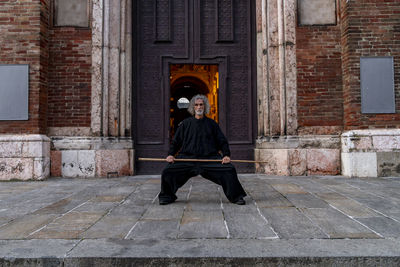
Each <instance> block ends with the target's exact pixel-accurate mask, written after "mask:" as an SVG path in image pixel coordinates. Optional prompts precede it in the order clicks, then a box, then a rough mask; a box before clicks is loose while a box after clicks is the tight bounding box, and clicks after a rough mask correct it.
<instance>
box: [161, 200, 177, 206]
mask: <svg viewBox="0 0 400 267" xmlns="http://www.w3.org/2000/svg"><path fill="white" fill-rule="evenodd" d="M173 202H174V201H173V200H166V199H160V200H159V201H158V203H159V204H160V205H168V204H171V203H173Z"/></svg>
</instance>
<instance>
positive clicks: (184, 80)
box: [169, 64, 219, 140]
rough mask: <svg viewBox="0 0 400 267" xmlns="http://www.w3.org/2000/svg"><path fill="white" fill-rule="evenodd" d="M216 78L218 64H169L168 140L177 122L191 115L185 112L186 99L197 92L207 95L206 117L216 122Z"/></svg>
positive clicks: (217, 75) (173, 132)
mask: <svg viewBox="0 0 400 267" xmlns="http://www.w3.org/2000/svg"><path fill="white" fill-rule="evenodd" d="M218 79H219V74H218V65H195V64H173V65H170V88H171V97H170V119H169V127H170V140H171V139H172V137H173V136H174V134H175V131H176V129H177V127H178V124H179V123H180V122H181V121H182V120H184V119H186V118H188V117H190V116H191V115H190V114H189V112H187V104H186V105H185V103H186V102H187V101H186V99H187V100H189V101H190V99H192V97H193V96H195V95H197V94H203V95H206V96H207V98H208V101H209V102H210V114H208V117H209V118H211V119H213V120H215V121H216V122H218V88H219V80H218ZM179 100H180V101H179ZM178 101H179V102H180V103H179V104H178Z"/></svg>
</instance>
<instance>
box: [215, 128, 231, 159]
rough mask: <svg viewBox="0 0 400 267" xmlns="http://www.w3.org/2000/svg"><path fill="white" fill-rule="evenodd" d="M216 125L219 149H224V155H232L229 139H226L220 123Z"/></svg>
mask: <svg viewBox="0 0 400 267" xmlns="http://www.w3.org/2000/svg"><path fill="white" fill-rule="evenodd" d="M215 126H216V141H217V145H218V149H219V150H221V151H222V155H223V156H224V157H225V156H228V157H230V156H231V151H230V149H229V144H228V140H227V139H226V137H225V135H224V134H223V132H222V131H221V129H220V128H219V126H218V124H215Z"/></svg>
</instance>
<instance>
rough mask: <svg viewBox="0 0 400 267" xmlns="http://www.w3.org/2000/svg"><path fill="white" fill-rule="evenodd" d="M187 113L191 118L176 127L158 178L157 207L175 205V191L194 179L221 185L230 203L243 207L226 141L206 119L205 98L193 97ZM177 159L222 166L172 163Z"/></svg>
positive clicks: (241, 188) (240, 188) (206, 102)
mask: <svg viewBox="0 0 400 267" xmlns="http://www.w3.org/2000/svg"><path fill="white" fill-rule="evenodd" d="M188 111H189V112H190V113H191V114H192V115H194V116H193V117H190V118H187V119H185V120H183V121H182V122H181V123H180V124H179V127H178V129H177V131H176V133H175V136H174V139H173V140H172V143H171V146H170V149H169V152H168V156H167V158H166V161H167V162H168V163H169V164H168V165H167V166H166V167H165V169H164V170H163V172H162V175H161V192H160V194H159V203H160V205H166V204H170V203H172V202H174V201H175V200H176V198H177V197H176V195H175V193H176V191H177V190H178V189H179V188H180V187H182V186H183V185H184V184H185V183H186V182H187V181H188V180H189V179H190V178H191V177H193V176H196V175H201V176H203V177H204V178H206V179H208V180H210V181H212V182H214V183H216V184H218V185H221V186H222V188H223V190H224V193H225V196H226V197H227V198H228V200H229V201H230V202H232V203H236V204H238V205H244V204H246V202H245V201H244V199H243V198H244V197H245V196H246V192H245V191H244V190H243V187H242V185H241V184H240V182H239V179H238V177H237V173H236V169H235V167H234V166H233V165H232V164H231V163H230V161H231V159H230V154H231V153H230V150H229V144H228V141H227V139H226V137H225V136H224V134H223V133H222V131H221V129H220V128H219V126H218V124H217V123H216V122H215V121H214V120H212V119H210V118H208V117H206V116H205V114H208V113H209V111H210V104H209V102H208V99H207V97H206V96H204V95H196V96H194V97H193V98H192V100H191V101H190V104H189V107H188ZM178 152H179V153H178ZM221 153H222V156H221ZM177 154H178V155H177ZM176 155H177V158H186V159H221V162H175V156H176Z"/></svg>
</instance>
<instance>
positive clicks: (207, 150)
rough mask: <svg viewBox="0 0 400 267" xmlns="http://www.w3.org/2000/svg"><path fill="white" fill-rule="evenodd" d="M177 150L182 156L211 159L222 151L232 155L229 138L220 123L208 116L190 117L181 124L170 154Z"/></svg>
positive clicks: (224, 154) (223, 153)
mask: <svg viewBox="0 0 400 267" xmlns="http://www.w3.org/2000/svg"><path fill="white" fill-rule="evenodd" d="M177 152H179V156H178V157H180V158H199V159H210V158H216V157H218V156H219V155H220V153H222V156H229V157H230V155H231V152H230V150H229V145H228V140H226V137H225V136H224V134H223V133H222V131H221V129H220V128H219V126H218V124H217V123H216V122H215V121H214V120H212V119H210V118H207V117H203V118H201V119H196V118H195V117H190V118H187V119H185V120H183V121H182V122H181V123H180V124H179V127H178V130H177V131H176V133H175V136H174V139H173V140H172V143H171V146H170V149H169V152H168V154H169V155H172V156H175V155H176V153H177Z"/></svg>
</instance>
